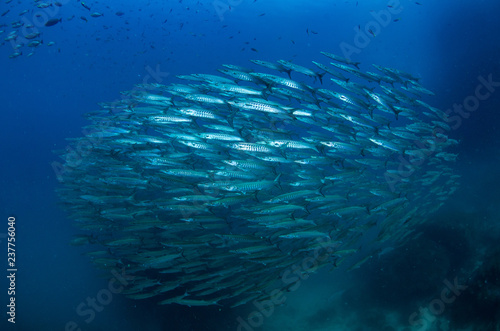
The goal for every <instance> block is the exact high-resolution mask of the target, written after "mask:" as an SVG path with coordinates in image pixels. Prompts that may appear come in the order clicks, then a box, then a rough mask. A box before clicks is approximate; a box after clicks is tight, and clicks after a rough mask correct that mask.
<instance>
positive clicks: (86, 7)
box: [81, 2, 90, 10]
mask: <svg viewBox="0 0 500 331" xmlns="http://www.w3.org/2000/svg"><path fill="white" fill-rule="evenodd" d="M81 4H82V6H83V8H85V9H87V10H90V7H89V6H87V5H86V4H85V2H81Z"/></svg>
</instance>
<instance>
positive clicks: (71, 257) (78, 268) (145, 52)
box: [0, 0, 500, 330]
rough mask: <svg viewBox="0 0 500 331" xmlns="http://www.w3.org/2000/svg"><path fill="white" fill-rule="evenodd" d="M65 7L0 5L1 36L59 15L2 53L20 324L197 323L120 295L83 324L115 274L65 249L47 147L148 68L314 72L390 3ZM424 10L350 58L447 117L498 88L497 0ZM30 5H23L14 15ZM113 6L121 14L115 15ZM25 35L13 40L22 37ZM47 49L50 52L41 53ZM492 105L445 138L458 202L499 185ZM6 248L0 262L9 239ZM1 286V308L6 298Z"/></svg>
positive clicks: (486, 195)
mask: <svg viewBox="0 0 500 331" xmlns="http://www.w3.org/2000/svg"><path fill="white" fill-rule="evenodd" d="M61 3H62V7H57V6H51V7H49V8H48V9H47V10H45V11H44V10H43V9H38V8H36V6H35V5H34V2H33V1H13V2H11V3H9V4H5V3H4V2H2V4H0V8H1V9H0V12H5V11H6V10H7V9H10V12H8V13H7V14H6V15H5V16H3V17H1V18H0V25H1V24H6V25H7V26H6V27H2V28H0V30H5V32H3V33H2V34H0V37H1V38H2V39H1V40H2V41H3V39H4V38H6V37H7V34H8V33H9V32H10V31H12V30H13V29H12V28H11V26H10V25H11V22H13V21H16V20H20V19H21V20H24V19H25V20H26V22H29V21H31V22H36V21H34V18H35V15H36V14H37V13H42V14H43V13H46V14H47V16H44V17H47V18H62V22H61V23H58V24H56V25H55V26H52V27H45V26H43V23H44V21H41V23H40V22H39V23H36V25H35V26H36V27H37V28H38V30H39V31H40V33H41V38H40V39H43V41H44V44H43V45H41V46H39V47H38V48H36V49H35V50H34V54H33V55H32V56H30V57H27V55H28V54H29V53H30V49H29V48H28V47H27V46H24V47H22V48H21V50H22V52H23V55H22V56H20V57H17V58H15V59H10V58H9V55H11V54H12V53H13V49H12V44H11V43H10V42H3V45H2V46H0V74H1V76H0V78H1V79H0V101H1V103H0V105H1V106H0V123H1V130H0V146H1V147H0V148H1V154H0V155H1V158H0V174H1V175H0V188H1V190H0V202H1V204H0V208H1V209H0V211H1V213H0V217H1V219H0V234H1V233H5V230H6V228H7V225H6V222H7V217H8V216H9V215H15V216H16V218H17V233H16V234H17V239H18V240H17V242H16V243H17V263H18V268H19V272H18V279H17V286H18V292H17V296H16V300H17V302H18V315H17V320H18V325H17V327H18V329H19V330H29V329H31V330H33V329H34V327H35V326H36V327H37V329H38V330H63V329H64V325H65V323H66V322H68V321H70V320H74V321H76V322H77V323H79V324H80V325H81V326H82V327H85V328H84V330H99V329H106V330H136V329H139V328H141V327H143V329H144V330H149V329H150V330H156V328H157V327H158V326H159V325H161V324H162V323H165V321H164V320H165V319H166V318H170V319H171V320H174V321H177V322H179V321H181V322H179V323H180V325H181V324H182V325H189V323H200V322H199V320H200V319H203V318H207V317H206V316H202V315H199V316H196V314H195V313H189V314H187V315H182V314H176V315H169V316H170V317H167V315H166V313H163V315H162V316H163V317H162V318H163V322H160V320H161V319H162V318H160V317H159V314H160V313H159V310H158V309H159V308H157V307H149V306H141V305H140V304H139V305H137V306H135V304H136V303H135V302H132V301H128V300H127V299H125V298H123V297H122V296H116V298H113V302H112V303H111V304H110V305H109V306H107V307H106V308H105V310H104V312H102V313H99V314H98V315H97V317H96V320H95V321H93V322H92V323H91V324H89V325H85V323H84V322H83V319H82V318H81V317H80V316H78V315H77V314H76V312H75V307H76V306H77V305H78V304H79V303H80V302H82V301H84V300H85V299H86V298H87V297H88V296H95V294H96V293H97V292H98V291H99V290H100V289H102V288H104V287H105V286H106V284H107V280H108V279H109V277H108V278H104V279H102V278H99V277H98V275H99V274H100V272H99V271H96V270H95V269H94V268H93V267H92V265H91V264H90V263H89V261H88V259H87V258H86V257H84V256H82V255H81V253H82V251H83V250H82V249H80V248H77V247H73V246H69V245H68V242H69V241H70V240H71V237H72V234H73V233H75V231H76V230H75V228H74V226H73V225H72V222H71V221H70V220H69V219H68V218H67V216H66V215H65V214H64V212H63V211H62V210H61V209H60V208H59V206H58V205H57V198H56V196H55V193H54V189H55V187H56V186H57V185H58V182H57V180H56V177H55V174H54V172H53V170H52V168H51V165H50V164H51V162H53V161H59V160H58V158H57V156H56V155H55V154H53V153H52V150H57V149H64V148H65V147H66V146H67V143H66V141H65V140H64V139H65V138H67V137H79V136H81V135H82V133H81V127H82V126H83V125H86V124H87V123H86V121H85V120H84V119H83V117H82V115H83V114H84V113H86V112H88V111H91V110H95V109H97V107H98V106H97V103H99V102H107V101H112V100H115V99H117V98H119V97H120V94H119V92H120V91H124V90H129V89H131V88H133V86H134V84H138V83H142V82H143V79H144V78H145V77H147V76H148V74H149V71H148V69H147V68H152V70H153V71H154V70H156V68H158V69H159V70H160V71H161V72H164V73H168V74H169V76H168V77H166V78H165V79H164V81H163V82H162V83H165V84H168V83H170V82H173V81H175V78H174V76H175V75H179V74H189V73H211V74H215V73H216V71H215V70H216V69H217V68H219V66H220V65H221V64H223V63H229V64H237V65H242V66H249V65H250V64H249V62H248V60H249V59H261V60H268V61H274V60H278V59H284V60H293V61H294V63H297V64H301V65H305V66H309V67H313V65H312V64H311V62H310V61H312V60H315V61H319V62H323V63H325V64H327V63H328V61H327V60H326V58H324V57H322V55H320V54H319V52H320V51H327V52H332V53H337V54H340V55H341V54H342V52H341V49H340V47H339V45H340V44H341V43H342V42H346V43H349V44H353V39H354V37H355V35H356V32H355V31H356V30H357V29H358V26H360V27H361V29H363V28H364V27H365V25H366V24H367V23H368V22H370V21H373V16H372V15H371V11H374V12H379V11H381V10H386V9H387V4H388V2H387V1H331V0H330V1H298V0H293V1H278V0H267V1H263V0H257V1H253V0H244V1H238V2H237V1H232V3H233V5H232V6H231V9H230V10H229V8H225V9H226V11H225V12H224V13H223V14H222V16H219V15H218V12H217V9H216V7H215V6H214V3H216V2H212V1H188V0H184V1H172V2H170V1H169V2H168V4H166V2H165V1H109V2H104V1H91V0H89V1H86V4H87V5H89V6H91V8H92V12H93V11H97V12H101V13H103V14H104V16H103V17H98V18H93V17H90V12H89V11H88V10H86V9H85V8H83V6H82V5H81V4H80V3H79V2H78V1H69V0H68V1H61ZM217 3H221V4H227V3H228V2H227V1H225V0H222V1H220V2H217ZM420 3H421V5H418V4H416V2H415V1H406V0H401V1H400V6H401V8H402V11H401V12H400V13H399V14H397V15H392V16H391V20H395V19H399V20H398V21H397V22H394V21H391V23H390V24H388V25H387V26H386V27H383V28H382V29H381V31H380V33H379V34H378V35H377V36H376V37H372V36H370V42H369V44H368V45H367V47H365V48H363V49H362V50H361V52H360V53H359V54H356V55H354V56H353V60H355V61H360V62H362V68H363V69H365V70H368V69H370V70H371V68H369V67H370V64H371V63H375V64H380V65H384V66H390V67H395V68H398V69H401V70H404V71H407V72H411V73H413V74H415V75H417V76H419V77H421V82H422V84H424V85H425V86H426V87H428V88H430V89H431V90H433V91H435V92H436V97H435V98H433V99H431V101H432V102H431V103H432V104H433V105H435V106H437V107H439V108H441V109H443V110H445V109H447V108H450V107H452V105H453V104H454V103H461V102H462V101H463V100H464V98H465V97H466V96H468V95H471V94H472V93H473V92H474V89H475V87H476V86H477V84H478V81H477V77H478V76H480V75H482V76H484V77H486V76H488V75H489V74H492V75H493V80H495V81H500V70H499V69H500V57H499V54H500V52H499V51H500V35H499V33H498V31H500V29H499V28H500V24H499V23H498V13H500V4H499V3H498V2H497V1H472V0H460V1H457V0H454V1H439V2H437V1H427V0H421V1H420ZM24 9H29V10H30V11H29V12H28V13H26V14H24V15H23V16H18V14H19V13H20V12H21V11H23V10H24ZM219 10H220V8H219ZM118 11H122V12H123V13H124V15H123V16H116V15H115V13H116V12H118ZM44 15H45V14H44ZM73 15H75V17H74V18H73V19H71V20H68V18H70V17H72V16H73ZM80 16H85V17H86V18H87V19H88V22H85V21H84V20H82V19H81V18H80ZM221 17H222V18H223V19H222V20H221ZM26 24H27V23H26ZM33 24H35V23H33ZM307 30H309V34H308V33H307V32H306V31H307ZM311 31H314V32H316V33H313V32H311ZM19 36H20V37H19V40H18V42H19V41H22V33H21V32H20V33H19ZM50 41H54V42H55V45H53V46H47V43H48V42H50ZM252 48H253V49H254V50H252ZM325 86H331V85H330V84H329V83H325ZM499 100H500V89H499V91H497V92H496V93H494V94H492V97H491V98H490V99H488V100H487V101H485V102H483V103H482V104H481V106H480V108H479V110H477V111H476V112H475V113H474V114H472V116H471V117H470V118H469V119H466V120H464V121H463V124H462V125H461V127H460V128H459V129H458V130H456V131H454V132H452V133H451V136H452V137H454V138H456V139H459V140H461V146H460V150H459V151H460V158H459V160H458V162H457V164H456V167H457V169H458V170H459V172H460V173H461V174H462V175H463V185H462V189H461V190H462V191H461V192H460V194H459V196H460V197H467V201H463V202H462V201H458V202H457V201H454V202H453V201H452V202H451V203H452V204H454V206H460V205H463V203H469V204H470V205H471V207H470V208H474V203H480V202H481V203H484V202H485V201H490V199H491V197H492V196H495V192H491V191H487V190H484V189H483V187H484V186H483V184H484V183H487V182H491V181H494V180H496V179H497V178H498V172H497V170H496V169H497V167H496V165H498V163H499V162H500V152H499V151H500V150H499V147H500V146H499V145H500V139H499V133H498V132H499V131H498V129H497V127H498V123H499V121H498V109H500V108H499V104H500V102H499ZM489 189H494V188H491V187H489ZM0 240H2V242H1V247H2V248H1V250H0V258H1V259H4V256H5V255H6V254H5V253H1V252H5V251H6V249H5V248H4V247H5V239H4V238H1V237H0ZM2 265H4V264H3V262H2ZM2 274H3V271H2V272H1V274H0V279H4V277H3V276H1V275H2ZM3 281H4V280H3ZM3 281H2V282H1V283H0V285H2V288H1V289H0V298H1V300H2V301H1V304H0V307H4V303H5V291H4V288H6V285H5V284H4V283H3ZM4 310H5V308H2V309H1V311H2V313H1V315H0V316H2V325H3V323H4V322H5V316H4V315H5V313H4V312H3V311H4ZM164 311H165V310H164ZM217 313H220V314H221V316H220V318H221V320H225V322H224V323H223V324H224V327H225V326H226V325H228V327H229V326H231V323H232V322H234V318H233V319H231V318H228V317H227V316H231V314H232V313H229V312H225V313H224V314H225V315H224V316H225V317H224V319H222V312H219V311H218V310H217V309H216V310H214V314H213V315H212V319H211V322H206V323H204V324H203V325H205V326H206V327H207V328H198V329H200V330H202V329H206V330H210V328H209V327H208V326H207V325H211V324H210V323H215V322H214V319H215V318H217V315H215V314H217ZM190 314H191V315H190ZM200 316H202V317H200ZM195 321H198V322H195ZM177 322H176V323H177ZM144 323H146V324H147V325H149V327H147V326H144V325H145V324H144ZM172 323H174V322H172ZM221 323H222V322H221ZM171 325H173V324H171ZM193 325H196V324H193ZM200 325H201V324H200ZM214 325H216V323H215V324H214ZM164 329H165V328H164ZM174 329H175V328H173V329H172V330H174ZM220 329H221V330H222V329H224V328H223V326H220ZM2 330H3V329H2ZM193 330H197V327H193ZM212 330H213V328H212Z"/></svg>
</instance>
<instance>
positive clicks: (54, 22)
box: [45, 18, 62, 26]
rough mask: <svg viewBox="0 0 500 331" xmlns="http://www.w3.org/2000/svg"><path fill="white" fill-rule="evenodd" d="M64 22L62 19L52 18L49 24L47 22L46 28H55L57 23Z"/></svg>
mask: <svg viewBox="0 0 500 331" xmlns="http://www.w3.org/2000/svg"><path fill="white" fill-rule="evenodd" d="M59 22H62V18H51V19H50V20H48V21H47V22H45V26H53V25H56V24H57V23H59Z"/></svg>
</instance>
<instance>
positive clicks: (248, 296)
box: [56, 52, 459, 307]
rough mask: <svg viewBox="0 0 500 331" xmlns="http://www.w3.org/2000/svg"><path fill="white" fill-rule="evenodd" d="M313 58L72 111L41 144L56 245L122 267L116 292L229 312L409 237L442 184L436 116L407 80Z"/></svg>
mask: <svg viewBox="0 0 500 331" xmlns="http://www.w3.org/2000/svg"><path fill="white" fill-rule="evenodd" d="M322 55H324V58H323V59H325V63H326V64H323V63H320V62H316V61H313V62H312V64H311V65H310V66H309V67H305V66H302V65H298V64H295V63H292V62H289V61H284V60H280V61H277V62H266V61H260V60H255V61H252V62H253V64H249V66H252V69H250V68H247V67H241V66H235V65H223V66H222V68H220V69H219V72H220V75H210V74H191V75H185V76H178V78H179V79H180V82H182V83H177V84H171V85H161V84H156V83H151V84H141V85H138V86H136V87H135V88H134V89H133V90H131V91H127V92H123V96H122V98H121V99H120V100H118V101H115V102H110V103H103V104H100V107H101V109H100V110H97V111H93V112H90V113H88V114H87V115H86V118H88V119H89V120H90V121H91V122H92V123H91V124H90V125H88V126H87V127H85V130H84V132H85V135H84V136H83V137H80V138H72V139H68V140H69V141H70V146H71V147H70V148H67V149H65V150H64V151H58V152H57V151H56V152H57V153H58V154H59V155H60V157H61V158H62V159H63V160H64V162H65V163H64V167H63V168H62V169H61V170H60V172H59V173H60V175H59V179H60V180H61V181H62V185H61V186H60V187H59V188H58V189H57V191H58V195H59V196H60V198H61V199H62V204H63V205H64V207H65V209H66V210H67V211H68V213H69V215H70V217H71V218H72V219H74V220H75V221H76V222H77V224H78V225H79V227H80V228H81V229H82V234H80V235H78V236H76V237H75V238H74V240H73V242H72V243H73V244H75V245H89V247H92V250H91V251H90V252H89V253H88V255H89V256H90V258H91V259H92V261H93V263H94V264H95V265H97V266H98V267H100V268H103V269H105V270H111V269H116V268H125V270H126V273H127V275H129V276H131V279H132V280H131V281H130V283H131V284H130V286H128V287H127V288H126V289H125V290H124V292H123V293H125V294H126V295H127V296H129V297H130V298H134V299H145V298H152V297H154V299H155V300H157V301H158V303H160V304H171V303H176V304H181V305H187V306H206V305H225V306H230V307H236V306H239V305H243V304H245V303H247V302H251V301H253V300H265V299H266V298H268V297H269V296H270V295H271V294H270V293H272V292H271V290H273V289H282V290H287V289H288V288H290V286H292V285H293V281H292V279H293V278H291V276H290V275H291V271H294V270H296V269H297V266H303V265H313V266H314V267H315V269H316V268H319V267H323V266H330V267H332V268H335V267H337V266H339V265H341V264H342V262H343V261H350V262H349V264H350V265H351V264H352V265H351V268H357V267H359V266H360V264H361V263H363V262H365V261H366V260H368V259H369V258H370V257H371V256H372V254H373V253H374V251H376V250H377V249H381V247H384V245H389V244H390V245H398V244H401V243H403V242H404V241H405V240H409V239H411V237H412V236H413V235H415V232H414V229H415V226H416V225H418V224H420V223H421V222H424V221H425V220H426V218H427V217H428V216H429V215H430V214H431V213H432V212H434V211H435V210H437V209H438V208H439V207H440V206H441V205H442V204H443V203H444V201H445V200H446V199H447V198H448V197H449V196H450V195H451V194H453V192H454V191H455V190H456V189H457V187H458V180H459V175H456V174H454V172H453V169H452V166H453V163H454V162H455V161H456V159H457V154H454V153H452V152H450V150H453V148H454V146H455V145H457V144H458V141H456V140H454V139H451V138H449V137H448V133H449V131H450V127H449V125H448V124H447V117H446V114H445V113H444V112H442V111H441V110H439V109H437V108H435V107H432V106H430V105H429V104H427V103H426V102H424V101H422V99H424V98H425V97H428V96H429V95H433V93H432V92H431V91H429V90H427V89H426V88H424V87H423V86H421V85H420V84H419V82H418V79H417V78H415V77H413V76H412V75H411V74H408V73H405V72H402V71H400V70H397V69H392V68H386V67H382V66H378V65H374V66H373V67H372V68H371V69H370V70H368V71H361V70H360V69H359V68H360V64H359V63H354V62H351V61H348V60H347V59H344V58H342V57H339V56H337V55H334V54H331V53H326V52H322ZM304 81H306V82H304ZM369 233H371V237H370V238H369V239H367V237H366V235H367V234H369ZM346 263H347V262H346ZM299 269H300V268H299ZM302 272H304V269H302Z"/></svg>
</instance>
